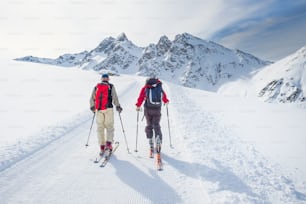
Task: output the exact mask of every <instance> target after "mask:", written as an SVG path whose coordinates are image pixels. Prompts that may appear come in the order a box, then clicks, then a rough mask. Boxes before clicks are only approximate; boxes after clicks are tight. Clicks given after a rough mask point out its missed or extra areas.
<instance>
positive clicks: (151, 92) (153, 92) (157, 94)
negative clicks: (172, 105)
mask: <svg viewBox="0 0 306 204" xmlns="http://www.w3.org/2000/svg"><path fill="white" fill-rule="evenodd" d="M147 84H148V85H151V87H147V88H146V107H148V108H160V107H161V106H162V92H163V89H162V83H161V82H159V81H158V80H157V79H149V80H148V81H147Z"/></svg>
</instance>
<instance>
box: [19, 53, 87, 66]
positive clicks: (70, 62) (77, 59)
mask: <svg viewBox="0 0 306 204" xmlns="http://www.w3.org/2000/svg"><path fill="white" fill-rule="evenodd" d="M87 54H88V52H87V51H84V52H80V53H76V54H64V55H61V56H59V57H58V58H56V59H50V58H40V57H33V56H26V57H21V58H16V59H15V60H17V61H26V62H35V63H42V64H50V65H56V66H63V67H73V66H76V65H80V64H81V62H82V60H83V59H84V57H85V56H86V55H87Z"/></svg>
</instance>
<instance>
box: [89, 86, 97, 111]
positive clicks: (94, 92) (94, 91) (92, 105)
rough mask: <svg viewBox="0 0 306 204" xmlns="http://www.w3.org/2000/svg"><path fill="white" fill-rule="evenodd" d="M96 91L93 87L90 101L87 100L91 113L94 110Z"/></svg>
mask: <svg viewBox="0 0 306 204" xmlns="http://www.w3.org/2000/svg"><path fill="white" fill-rule="evenodd" d="M96 90H97V87H96V86H95V88H94V89H93V90H92V93H91V96H90V100H89V105H90V110H91V111H93V112H94V111H95V109H96V107H95V106H96V105H95V98H96Z"/></svg>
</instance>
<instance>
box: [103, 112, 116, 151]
mask: <svg viewBox="0 0 306 204" xmlns="http://www.w3.org/2000/svg"><path fill="white" fill-rule="evenodd" d="M104 125H105V128H106V146H107V147H108V148H110V149H112V146H111V144H112V142H113V140H114V111H113V109H112V108H108V109H106V112H105V122H104Z"/></svg>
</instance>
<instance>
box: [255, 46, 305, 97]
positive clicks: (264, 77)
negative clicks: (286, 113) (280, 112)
mask: <svg viewBox="0 0 306 204" xmlns="http://www.w3.org/2000/svg"><path fill="white" fill-rule="evenodd" d="M253 80H254V82H253V83H254V84H255V86H256V87H255V88H256V93H258V96H259V97H261V98H262V99H264V100H265V101H269V102H272V101H273V102H282V103H288V102H302V101H306V46H304V47H302V48H301V49H299V50H298V51H296V52H295V53H293V54H292V55H289V56H288V57H286V58H284V59H282V60H280V61H278V62H276V63H275V64H272V65H270V66H268V67H266V68H264V69H263V70H261V71H259V72H258V73H257V74H256V75H255V76H254V79H253Z"/></svg>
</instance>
